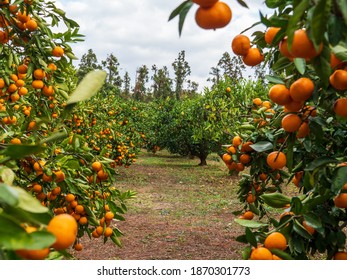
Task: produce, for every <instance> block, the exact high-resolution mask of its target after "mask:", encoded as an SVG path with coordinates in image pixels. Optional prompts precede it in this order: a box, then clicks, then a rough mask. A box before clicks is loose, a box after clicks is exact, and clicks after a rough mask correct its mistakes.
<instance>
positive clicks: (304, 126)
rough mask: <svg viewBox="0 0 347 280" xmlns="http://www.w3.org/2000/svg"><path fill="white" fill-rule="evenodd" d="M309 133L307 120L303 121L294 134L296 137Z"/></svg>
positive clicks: (302, 136)
mask: <svg viewBox="0 0 347 280" xmlns="http://www.w3.org/2000/svg"><path fill="white" fill-rule="evenodd" d="M309 133H310V127H309V125H308V122H303V123H302V124H301V125H300V127H299V129H298V133H297V134H296V137H297V138H305V137H306V136H307V135H309Z"/></svg>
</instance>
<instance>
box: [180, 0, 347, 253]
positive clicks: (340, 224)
mask: <svg viewBox="0 0 347 280" xmlns="http://www.w3.org/2000/svg"><path fill="white" fill-rule="evenodd" d="M187 2H190V1H187ZM265 3H266V5H267V8H268V9H270V10H271V9H272V10H273V14H272V15H270V16H264V15H263V14H262V13H261V14H260V22H258V23H256V24H254V25H253V26H252V27H255V26H257V25H259V24H263V25H265V28H263V30H262V31H256V32H254V33H253V36H252V37H253V39H252V40H250V39H247V38H245V36H244V35H241V36H240V35H239V36H237V38H233V40H232V49H233V51H234V53H235V54H237V55H241V56H242V58H243V61H244V63H245V64H246V65H249V66H254V65H257V64H259V63H262V61H264V63H266V64H268V65H270V67H271V69H272V70H273V72H274V74H273V75H271V76H267V80H268V81H269V83H270V89H269V92H268V98H267V100H265V101H264V100H261V99H254V100H253V102H254V110H252V111H251V113H250V115H249V119H248V122H247V124H251V126H253V129H252V128H251V127H250V130H246V131H244V130H243V131H239V133H238V135H237V137H236V138H235V144H236V153H244V152H242V151H241V149H242V148H243V145H242V144H246V143H248V144H249V147H250V149H249V150H248V151H246V153H245V154H248V156H249V157H247V156H246V158H247V159H248V158H250V161H249V162H248V165H249V166H250V168H249V172H247V173H245V174H243V176H242V178H241V180H240V184H239V185H240V188H239V192H238V194H239V198H240V200H241V201H242V202H244V208H243V209H241V210H240V211H238V212H237V213H243V214H242V215H241V217H240V218H239V219H236V221H237V222H238V223H239V224H241V225H243V226H245V229H246V230H245V234H244V235H242V236H240V237H238V240H239V241H241V242H245V243H246V244H249V245H248V246H247V247H246V248H245V250H244V252H243V258H245V259H255V260H256V259H281V258H285V259H291V258H294V259H307V258H309V257H310V255H313V256H314V255H315V254H316V253H321V254H324V255H325V257H326V258H327V259H346V255H347V253H346V235H345V229H346V225H347V214H346V208H347V204H346V196H347V194H346V188H347V184H346V183H347V166H346V159H347V158H346V145H345V144H344V142H345V139H346V131H347V130H346V117H347V114H346V108H347V107H346V100H347V99H346V90H347V86H346V84H347V75H346V74H347V72H346V70H347V69H346V62H347V45H346V41H347V33H346V30H347V29H346V25H347V6H346V4H345V2H344V1H339V0H330V1H325V0H324V1H323V0H321V1H309V0H305V1H280V0H278V1H265ZM243 4H245V3H243ZM185 5H188V4H187V3H186V4H185ZM190 5H191V3H190ZM181 12H182V11H181ZM177 14H179V13H177ZM269 109H271V110H270V111H269ZM233 140H234V139H233ZM254 214H256V215H258V220H257V221H254V220H251V219H253V217H254Z"/></svg>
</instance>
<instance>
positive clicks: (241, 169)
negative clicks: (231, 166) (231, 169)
mask: <svg viewBox="0 0 347 280" xmlns="http://www.w3.org/2000/svg"><path fill="white" fill-rule="evenodd" d="M236 170H237V171H239V172H241V171H243V170H245V166H244V165H243V163H241V162H238V163H236Z"/></svg>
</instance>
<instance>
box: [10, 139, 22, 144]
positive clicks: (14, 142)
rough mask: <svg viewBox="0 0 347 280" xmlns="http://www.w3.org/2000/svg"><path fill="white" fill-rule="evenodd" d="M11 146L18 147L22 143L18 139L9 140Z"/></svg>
mask: <svg viewBox="0 0 347 280" xmlns="http://www.w3.org/2000/svg"><path fill="white" fill-rule="evenodd" d="M10 142H11V144H15V145H19V144H21V143H22V141H21V140H20V139H19V138H12V139H11V141H10Z"/></svg>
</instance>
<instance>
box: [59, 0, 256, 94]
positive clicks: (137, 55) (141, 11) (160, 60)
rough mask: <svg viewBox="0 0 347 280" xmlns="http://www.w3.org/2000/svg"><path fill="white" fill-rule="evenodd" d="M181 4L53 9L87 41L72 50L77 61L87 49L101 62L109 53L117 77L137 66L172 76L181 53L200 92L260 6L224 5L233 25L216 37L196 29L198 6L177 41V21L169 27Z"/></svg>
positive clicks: (64, 4)
mask: <svg viewBox="0 0 347 280" xmlns="http://www.w3.org/2000/svg"><path fill="white" fill-rule="evenodd" d="M181 2H182V0H175V1H173V0H172V1H164V0H146V1H144V0H142V1H121V0H104V1H100V2H99V1H98V2H96V1H91V0H84V1H81V0H79V1H69V0H60V1H57V2H56V3H57V5H59V6H60V7H61V8H62V9H63V10H64V11H66V14H67V16H68V17H70V18H72V19H74V20H75V21H76V22H77V23H79V25H80V33H82V34H84V35H85V36H86V37H85V41H84V42H82V43H78V44H76V45H72V47H73V50H74V52H75V54H76V56H77V57H79V58H81V57H82V55H83V54H85V53H87V51H88V49H93V51H94V52H95V53H96V55H97V58H98V60H99V62H100V61H101V60H104V59H105V58H106V56H107V54H111V53H112V54H114V55H115V56H116V57H117V58H118V60H119V62H120V67H121V68H122V70H121V73H123V74H124V73H125V71H128V72H129V74H130V77H135V72H136V69H137V68H138V67H140V66H141V65H147V66H148V67H149V68H150V67H151V66H152V65H153V64H156V65H157V66H158V67H162V66H165V65H166V66H167V67H168V68H169V70H170V72H171V73H172V72H173V71H172V70H171V69H172V67H171V64H172V62H174V60H175V59H176V58H177V57H178V53H179V52H180V51H181V50H185V52H186V60H187V61H188V63H189V65H190V66H191V72H192V75H191V77H190V79H191V80H195V81H197V82H198V83H199V84H200V88H202V87H203V86H204V85H207V83H206V80H207V78H208V76H209V72H210V69H211V67H213V66H215V65H216V64H217V62H218V60H219V59H220V58H221V57H222V54H223V53H224V52H231V48H230V44H231V40H232V38H233V37H234V36H236V35H237V34H239V33H240V32H241V31H242V30H244V29H246V28H247V27H249V26H250V25H251V24H252V23H253V22H255V21H258V18H259V9H261V8H262V1H253V2H252V8H251V9H249V10H248V9H245V8H243V7H241V6H240V5H239V4H238V3H237V2H236V1H233V2H232V3H229V2H230V1H226V2H227V3H228V4H230V7H231V9H232V11H233V19H232V21H231V23H230V24H229V25H228V26H227V27H225V28H223V29H218V30H215V31H213V30H203V29H201V28H200V27H198V26H197V25H196V23H195V20H194V14H195V11H196V9H197V5H193V7H192V9H191V10H190V11H189V13H188V16H187V18H186V22H185V24H184V27H183V34H182V36H181V37H179V35H178V19H177V18H175V19H174V20H172V21H170V22H168V17H169V15H170V13H171V11H172V10H174V8H176V7H177V6H178V5H179V4H180V3H181ZM253 31H255V30H252V31H250V32H247V34H249V35H250V34H251V33H252V32H253ZM171 76H173V75H171Z"/></svg>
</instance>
